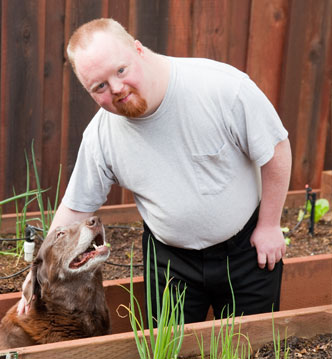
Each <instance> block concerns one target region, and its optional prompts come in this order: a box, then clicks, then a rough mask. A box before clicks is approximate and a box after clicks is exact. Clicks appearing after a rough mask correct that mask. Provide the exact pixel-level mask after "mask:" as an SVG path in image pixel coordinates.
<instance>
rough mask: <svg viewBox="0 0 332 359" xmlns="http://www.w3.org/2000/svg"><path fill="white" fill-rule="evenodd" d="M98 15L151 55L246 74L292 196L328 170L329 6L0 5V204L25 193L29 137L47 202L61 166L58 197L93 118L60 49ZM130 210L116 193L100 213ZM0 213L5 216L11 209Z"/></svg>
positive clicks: (254, 2)
mask: <svg viewBox="0 0 332 359" xmlns="http://www.w3.org/2000/svg"><path fill="white" fill-rule="evenodd" d="M262 3H263V4H262ZM303 4H305V5H303ZM262 5H263V6H262ZM101 16H104V17H107V16H112V17H114V18H115V19H116V20H118V21H120V22H121V23H122V24H123V25H125V27H126V28H127V29H128V30H129V31H130V32H131V33H132V34H133V35H134V36H135V37H137V38H139V39H140V40H142V42H143V43H145V44H146V45H148V46H150V47H151V48H152V49H154V50H156V51H158V52H161V53H165V54H168V55H174V56H205V57H211V58H216V59H218V60H222V61H226V62H227V63H230V64H232V65H234V66H236V67H238V68H239V69H241V70H244V71H247V72H249V74H250V75H251V76H252V77H253V79H254V80H255V81H256V82H257V83H258V84H259V85H260V87H261V88H262V89H263V91H265V92H266V94H267V96H268V97H269V98H270V99H271V100H272V102H273V103H274V104H275V105H276V106H277V109H278V110H279V114H280V116H281V119H282V120H283V122H284V124H285V126H286V128H287V129H288V131H289V135H290V140H291V146H292V150H293V173H292V181H291V189H292V190H298V189H301V188H303V187H304V185H305V184H307V183H308V184H309V185H310V186H311V187H315V188H319V187H320V174H321V171H322V170H323V169H326V170H330V169H331V163H332V160H331V158H332V151H331V150H330V149H331V128H330V127H328V126H331V124H329V123H328V118H329V111H331V110H330V109H331V97H330V93H331V71H332V47H331V46H330V44H331V37H332V35H331V31H332V23H331V22H332V2H331V1H325V0H319V1H316V0H294V1H290V0H271V1H267V0H219V1H217V0H205V1H204V2H203V1H196V0H163V1H161V0H158V1H152V2H151V1H147V0H144V1H136V0H122V1H120V0H94V1H90V0H67V1H65V0H59V1H57V0H47V1H45V0H30V1H26V2H24V1H23V2H22V1H21V0H2V1H1V22H0V24H1V27H0V30H1V77H0V81H1V86H0V113H1V118H0V174H1V176H0V200H2V199H5V198H8V197H10V196H11V195H12V191H13V190H12V187H13V186H14V187H15V190H16V192H23V191H24V190H25V178H26V167H25V159H24V149H26V150H27V151H28V153H29V152H30V145H31V141H32V138H34V139H35V152H36V158H37V165H38V169H39V173H40V176H41V183H42V186H43V187H44V188H48V187H49V186H51V187H52V189H51V190H50V191H49V193H48V196H49V197H50V198H51V201H52V202H53V200H54V195H55V184H56V179H57V174H58V170H59V166H60V163H62V166H63V174H62V184H61V191H60V197H61V196H62V194H63V193H64V190H65V188H66V186H67V183H68V179H69V176H70V174H71V171H72V169H73V166H74V163H75V160H76V154H77V150H78V147H79V144H80V141H81V135H82V132H83V130H84V128H85V127H86V125H87V123H88V122H89V121H90V119H91V117H92V116H93V114H94V113H95V112H96V110H97V106H96V105H95V104H94V102H93V101H92V99H91V98H90V96H89V95H88V94H87V93H86V92H85V91H84V90H83V89H82V86H81V85H80V84H79V83H78V81H77V79H76V77H75V75H74V74H73V73H72V70H71V69H70V66H69V65H68V63H67V62H66V61H64V59H65V47H66V44H67V41H68V39H69V36H70V35H71V33H72V32H73V31H74V29H75V28H76V27H77V26H78V25H80V24H82V23H83V22H86V21H89V20H91V19H93V18H98V17H101ZM249 26H250V31H249ZM247 62H248V63H247ZM280 79H282V83H281V85H280ZM278 99H279V100H278ZM330 116H331V114H330ZM327 138H328V141H329V142H327ZM30 160H31V159H30ZM31 177H33V176H31ZM32 185H34V183H33V178H32ZM131 201H132V194H131V193H129V192H128V191H126V190H125V189H122V188H119V187H117V186H114V188H113V189H112V193H111V194H110V195H109V199H108V201H107V202H106V204H119V203H124V202H131ZM36 209H37V207H31V208H30V210H36ZM3 211H4V212H3V213H10V212H13V211H14V204H11V205H9V206H6V207H4V208H3Z"/></svg>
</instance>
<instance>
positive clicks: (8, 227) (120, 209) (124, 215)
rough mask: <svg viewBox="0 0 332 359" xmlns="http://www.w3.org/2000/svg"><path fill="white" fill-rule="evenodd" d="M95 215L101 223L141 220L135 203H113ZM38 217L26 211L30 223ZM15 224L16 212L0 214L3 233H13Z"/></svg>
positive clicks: (36, 213)
mask: <svg viewBox="0 0 332 359" xmlns="http://www.w3.org/2000/svg"><path fill="white" fill-rule="evenodd" d="M96 215H97V216H100V218H101V219H102V221H103V223H104V224H105V225H106V224H114V223H130V222H136V221H140V220H142V218H141V216H140V214H139V213H138V210H137V207H136V204H133V203H131V204H123V205H113V206H103V207H101V208H100V209H99V210H97V211H96ZM36 217H37V218H38V217H39V218H40V212H28V213H27V220H29V223H30V224H32V225H39V224H40V222H38V221H37V222H35V221H32V219H33V218H36ZM15 226H16V214H15V213H10V214H4V215H3V216H2V224H1V228H0V232H1V233H2V234H5V233H15V228H16V227H15Z"/></svg>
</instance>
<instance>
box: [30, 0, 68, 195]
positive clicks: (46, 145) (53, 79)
mask: <svg viewBox="0 0 332 359" xmlns="http://www.w3.org/2000/svg"><path fill="white" fill-rule="evenodd" d="M45 4H46V9H45V19H47V21H45V56H44V86H43V90H44V103H43V126H42V132H43V136H42V141H40V139H36V140H37V141H38V142H39V143H41V144H42V156H41V159H40V160H41V164H40V173H39V174H40V178H41V186H42V188H49V191H48V192H47V197H49V198H55V194H56V188H57V181H58V176H57V173H58V171H59V169H60V153H61V146H60V143H61V142H60V140H61V126H60V125H61V112H62V97H61V96H55V94H61V92H62V78H63V76H62V69H63V47H64V43H63V37H64V27H63V25H64V24H63V22H64V18H65V0H59V1H58V0H51V1H46V2H45ZM64 171H65V168H64ZM62 195H63V192H61V193H60V196H62Z"/></svg>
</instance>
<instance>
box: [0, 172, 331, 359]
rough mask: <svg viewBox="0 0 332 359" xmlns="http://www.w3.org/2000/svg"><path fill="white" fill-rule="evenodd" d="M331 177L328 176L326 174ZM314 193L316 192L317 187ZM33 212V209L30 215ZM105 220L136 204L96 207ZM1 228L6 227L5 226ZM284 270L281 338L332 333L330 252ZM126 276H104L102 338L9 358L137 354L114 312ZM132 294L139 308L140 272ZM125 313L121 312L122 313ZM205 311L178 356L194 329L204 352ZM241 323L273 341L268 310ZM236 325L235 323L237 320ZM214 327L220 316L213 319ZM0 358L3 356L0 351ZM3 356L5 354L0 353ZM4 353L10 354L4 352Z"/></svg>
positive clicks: (122, 216)
mask: <svg viewBox="0 0 332 359" xmlns="http://www.w3.org/2000/svg"><path fill="white" fill-rule="evenodd" d="M329 178H330V177H329ZM297 192H298V193H295V192H293V193H290V194H289V196H288V198H287V200H288V203H289V205H290V206H292V205H294V204H295V203H296V205H298V201H300V199H299V198H301V201H302V202H300V203H301V204H302V203H303V191H297ZM317 192H318V193H319V192H320V191H317ZM33 215H34V214H32V216H33ZM99 215H100V216H101V217H102V219H103V222H104V223H112V222H113V223H115V222H117V223H120V222H123V223H125V222H130V221H136V220H138V219H140V218H139V215H138V212H137V209H136V206H135V205H122V206H112V207H107V208H106V207H104V208H102V209H101V210H100V211H99ZM3 221H5V222H6V223H7V224H8V226H7V227H8V228H10V227H11V223H14V221H15V219H14V216H13V218H11V215H4V216H3ZM4 228H6V227H5V226H4ZM284 263H285V266H284V275H283V282H282V289H281V311H280V312H277V313H274V325H275V329H276V331H279V332H280V335H281V337H283V335H284V334H285V330H286V328H287V336H291V335H295V336H299V337H312V336H314V335H316V334H323V333H332V280H331V278H332V254H323V255H316V256H309V257H300V258H289V259H285V260H284ZM129 282H130V279H129V278H126V279H120V280H109V281H104V288H105V293H106V297H107V302H108V305H109V308H110V316H111V322H112V329H113V334H111V335H106V336H102V337H94V338H87V339H79V340H72V341H66V342H59V343H53V344H45V345H37V346H31V347H25V348H16V349H13V350H10V352H13V356H12V357H13V358H14V357H18V358H24V359H37V358H38V359H39V358H54V359H56V358H59V359H60V358H61V359H66V358H68V359H69V358H70V359H73V358H78V359H85V358H91V357H95V358H98V359H102V358H105V359H106V358H107V359H108V358H112V359H131V358H132V359H137V358H138V353H137V349H136V344H135V340H134V335H133V333H132V332H131V327H130V324H129V319H128V318H127V317H126V318H123V317H120V316H119V315H118V314H119V313H118V312H117V310H118V307H119V305H120V304H125V305H127V304H128V303H129V295H128V293H127V292H126V291H125V290H124V289H123V288H121V287H120V286H119V284H122V285H125V286H127V287H129ZM134 293H135V295H136V297H137V298H138V300H139V302H140V305H141V308H142V309H143V310H144V283H143V278H142V277H136V278H134ZM20 296H21V293H9V294H2V295H0V318H2V317H3V315H4V314H5V313H6V311H7V310H8V309H9V308H10V307H11V306H12V305H13V304H14V303H15V302H16V301H17V300H18V299H19V298H20ZM120 314H125V313H124V311H123V313H120ZM211 319H212V316H211V313H209V315H208V318H207V320H206V321H205V322H201V323H194V324H187V325H185V336H184V341H183V345H182V350H181V355H183V356H184V357H190V356H194V355H199V347H198V345H197V339H196V336H195V335H194V332H195V333H197V335H198V336H199V337H200V335H201V334H203V337H204V345H205V346H206V352H208V347H209V343H210V334H211V327H212V324H213V322H212V321H211ZM236 323H241V333H243V334H245V335H248V337H249V339H250V344H251V346H252V348H253V350H255V349H257V348H258V347H260V346H261V345H262V344H264V343H266V342H269V341H271V340H272V338H273V336H272V315H271V313H265V314H259V315H251V316H244V317H242V318H236ZM237 325H238V324H237ZM215 327H216V330H218V328H220V321H217V322H216V323H215ZM0 358H2V357H1V356H0ZM4 358H5V357H4ZM8 358H9V356H8Z"/></svg>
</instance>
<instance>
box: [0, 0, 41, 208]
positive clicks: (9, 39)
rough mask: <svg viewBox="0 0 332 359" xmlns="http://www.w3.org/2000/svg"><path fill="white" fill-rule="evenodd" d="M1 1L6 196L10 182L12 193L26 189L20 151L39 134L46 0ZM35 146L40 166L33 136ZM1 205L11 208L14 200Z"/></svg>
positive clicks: (0, 142)
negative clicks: (30, 0) (29, 0)
mask: <svg viewBox="0 0 332 359" xmlns="http://www.w3.org/2000/svg"><path fill="white" fill-rule="evenodd" d="M1 5H2V19H3V21H2V27H3V29H4V31H3V32H2V34H1V35H2V51H1V64H2V68H1V70H2V76H1V137H0V153H1V155H0V156H1V157H0V166H1V167H0V169H1V177H2V178H4V179H6V180H5V181H3V180H2V185H1V186H0V197H1V198H6V196H7V197H10V196H12V195H13V187H12V186H14V187H15V191H16V193H21V192H24V191H25V186H26V185H25V178H26V174H25V173H26V163H25V156H24V151H25V150H26V151H27V153H28V154H30V144H31V141H32V140H33V139H39V138H41V137H42V123H43V121H42V117H43V76H44V64H43V61H40V59H43V58H44V40H45V39H44V21H45V2H44V1H42V0H38V1H37V0H36V1H33V2H21V1H19V0H13V1H5V2H2V3H1ZM14 19H15V21H14ZM34 149H35V155H36V160H37V166H38V168H39V169H40V165H41V142H38V141H36V142H35V146H34ZM30 158H31V156H30ZM31 185H32V186H35V183H34V182H33V181H32V183H31ZM8 194H9V195H8ZM6 208H7V210H11V211H14V210H15V206H14V204H13V203H11V204H9V205H7V207H6ZM32 208H33V207H32Z"/></svg>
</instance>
